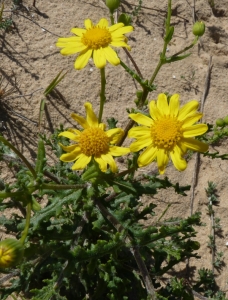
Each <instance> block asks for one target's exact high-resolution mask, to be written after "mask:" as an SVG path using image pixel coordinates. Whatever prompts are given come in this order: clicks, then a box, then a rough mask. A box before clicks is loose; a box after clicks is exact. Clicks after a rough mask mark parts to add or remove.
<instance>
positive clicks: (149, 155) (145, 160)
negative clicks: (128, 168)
mask: <svg viewBox="0 0 228 300" xmlns="http://www.w3.org/2000/svg"><path fill="white" fill-rule="evenodd" d="M156 156H157V148H154V147H153V146H152V145H150V146H149V147H147V148H146V150H144V151H143V153H141V154H140V156H139V158H138V166H139V167H140V168H141V167H143V166H147V165H149V164H150V163H151V162H152V161H153V160H155V158H156Z"/></svg>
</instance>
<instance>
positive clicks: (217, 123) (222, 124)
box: [215, 118, 225, 127]
mask: <svg viewBox="0 0 228 300" xmlns="http://www.w3.org/2000/svg"><path fill="white" fill-rule="evenodd" d="M215 123H216V125H217V126H218V127H223V126H224V125H225V122H224V120H223V119H221V118H219V119H217V120H216V122H215Z"/></svg>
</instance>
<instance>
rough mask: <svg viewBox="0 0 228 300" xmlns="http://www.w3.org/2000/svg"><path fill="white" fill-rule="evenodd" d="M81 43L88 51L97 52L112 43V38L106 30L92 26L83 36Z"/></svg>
mask: <svg viewBox="0 0 228 300" xmlns="http://www.w3.org/2000/svg"><path fill="white" fill-rule="evenodd" d="M81 41H82V43H83V44H84V45H86V46H88V47H89V48H90V49H93V50H97V49H100V48H105V47H107V46H108V45H109V44H110V43H111V41H112V36H111V33H110V32H109V30H108V29H106V28H100V27H99V26H93V27H92V28H90V29H88V30H87V31H86V33H84V34H83V36H82V39H81Z"/></svg>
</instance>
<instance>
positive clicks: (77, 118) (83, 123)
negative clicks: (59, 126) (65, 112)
mask: <svg viewBox="0 0 228 300" xmlns="http://www.w3.org/2000/svg"><path fill="white" fill-rule="evenodd" d="M70 116H71V118H72V119H74V120H75V121H76V122H77V123H79V124H80V125H81V126H82V127H83V128H84V129H86V128H89V124H88V122H87V121H86V120H85V119H84V118H83V117H81V116H79V115H77V114H75V113H72V114H71V115H70Z"/></svg>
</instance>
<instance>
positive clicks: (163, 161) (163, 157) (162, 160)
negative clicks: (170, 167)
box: [157, 149, 169, 174]
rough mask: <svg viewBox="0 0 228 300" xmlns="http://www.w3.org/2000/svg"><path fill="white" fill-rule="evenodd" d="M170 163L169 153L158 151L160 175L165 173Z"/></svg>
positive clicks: (162, 150)
mask: <svg viewBox="0 0 228 300" xmlns="http://www.w3.org/2000/svg"><path fill="white" fill-rule="evenodd" d="M168 162H169V155H168V152H167V151H166V150H164V149H158V151H157V164H158V170H159V173H160V174H164V173H165V168H166V166H167V164H168Z"/></svg>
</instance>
